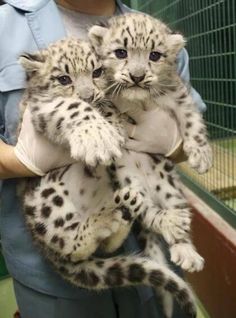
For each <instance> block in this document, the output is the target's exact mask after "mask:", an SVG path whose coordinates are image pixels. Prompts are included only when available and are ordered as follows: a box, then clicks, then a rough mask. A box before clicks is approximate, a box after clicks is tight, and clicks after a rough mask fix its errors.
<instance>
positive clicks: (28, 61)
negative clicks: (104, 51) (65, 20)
mask: <svg viewBox="0 0 236 318" xmlns="http://www.w3.org/2000/svg"><path fill="white" fill-rule="evenodd" d="M19 62H20V63H21V65H22V66H23V67H24V68H25V71H26V75H27V81H28V86H27V90H28V92H30V93H32V94H33V95H34V96H44V97H48V98H55V97H58V96H63V97H65V98H66V97H75V98H81V99H83V100H85V101H87V102H96V101H99V100H101V99H102V98H103V97H104V93H103V88H104V85H105V80H104V78H103V77H104V74H103V69H102V67H101V63H100V62H99V61H98V58H97V55H96V53H95V51H94V49H93V48H92V47H91V46H90V44H89V43H88V42H86V41H80V40H77V39H73V38H68V39H64V40H60V41H58V42H56V43H54V44H52V45H50V46H49V47H48V48H47V49H45V50H42V51H40V52H38V53H35V54H23V55H21V57H20V59H19Z"/></svg>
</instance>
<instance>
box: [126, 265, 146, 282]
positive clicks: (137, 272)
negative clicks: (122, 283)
mask: <svg viewBox="0 0 236 318" xmlns="http://www.w3.org/2000/svg"><path fill="white" fill-rule="evenodd" d="M145 276H146V272H145V270H144V268H143V266H142V265H140V264H131V265H130V266H129V269H128V279H129V281H131V282H132V283H139V282H142V281H143V279H144V278H145Z"/></svg>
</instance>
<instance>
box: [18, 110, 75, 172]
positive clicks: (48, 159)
mask: <svg viewBox="0 0 236 318" xmlns="http://www.w3.org/2000/svg"><path fill="white" fill-rule="evenodd" d="M14 153H15V155H16V157H17V158H18V160H19V161H20V162H21V163H22V164H23V165H24V166H26V167H27V168H28V169H29V170H30V171H32V172H33V173H35V174H36V175H40V176H42V175H44V174H46V173H47V172H48V171H49V170H52V169H55V168H58V167H62V166H65V165H68V164H71V163H73V162H75V159H72V158H71V156H70V151H69V149H64V148H63V147H62V146H60V145H55V144H53V143H51V142H49V141H48V140H47V139H46V138H45V137H44V136H42V135H40V134H38V133H37V132H36V131H35V129H34V127H33V124H32V120H31V115H30V112H29V110H27V109H26V110H25V112H24V116H23V122H22V126H21V131H20V135H19V138H18V141H17V144H16V146H15V147H14Z"/></svg>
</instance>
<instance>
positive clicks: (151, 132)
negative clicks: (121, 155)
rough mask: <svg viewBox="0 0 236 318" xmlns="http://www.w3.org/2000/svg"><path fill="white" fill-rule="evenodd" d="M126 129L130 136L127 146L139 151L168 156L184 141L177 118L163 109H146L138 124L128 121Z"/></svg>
mask: <svg viewBox="0 0 236 318" xmlns="http://www.w3.org/2000/svg"><path fill="white" fill-rule="evenodd" d="M135 120H136V122H137V119H136V118H135ZM126 129H127V132H128V134H129V137H130V138H129V140H128V141H127V142H126V145H125V147H126V148H127V149H130V150H134V151H137V152H148V153H153V154H162V155H165V156H166V157H168V156H170V155H171V154H172V153H173V152H174V151H175V150H176V149H177V148H178V147H179V146H180V144H181V142H182V139H181V136H180V131H179V128H178V125H177V122H176V120H175V119H174V118H173V117H172V116H170V114H169V113H167V112H166V111H164V110H162V109H155V110H152V111H144V112H143V113H142V115H141V116H140V121H139V122H137V125H132V124H128V123H127V124H126ZM131 138H132V139H131Z"/></svg>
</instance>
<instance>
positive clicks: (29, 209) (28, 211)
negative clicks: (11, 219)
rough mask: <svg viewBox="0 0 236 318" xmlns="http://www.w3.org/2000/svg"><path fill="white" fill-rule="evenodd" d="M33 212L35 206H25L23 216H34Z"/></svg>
mask: <svg viewBox="0 0 236 318" xmlns="http://www.w3.org/2000/svg"><path fill="white" fill-rule="evenodd" d="M35 210H36V207H35V206H31V205H26V206H25V214H27V215H29V216H34V212H35Z"/></svg>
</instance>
